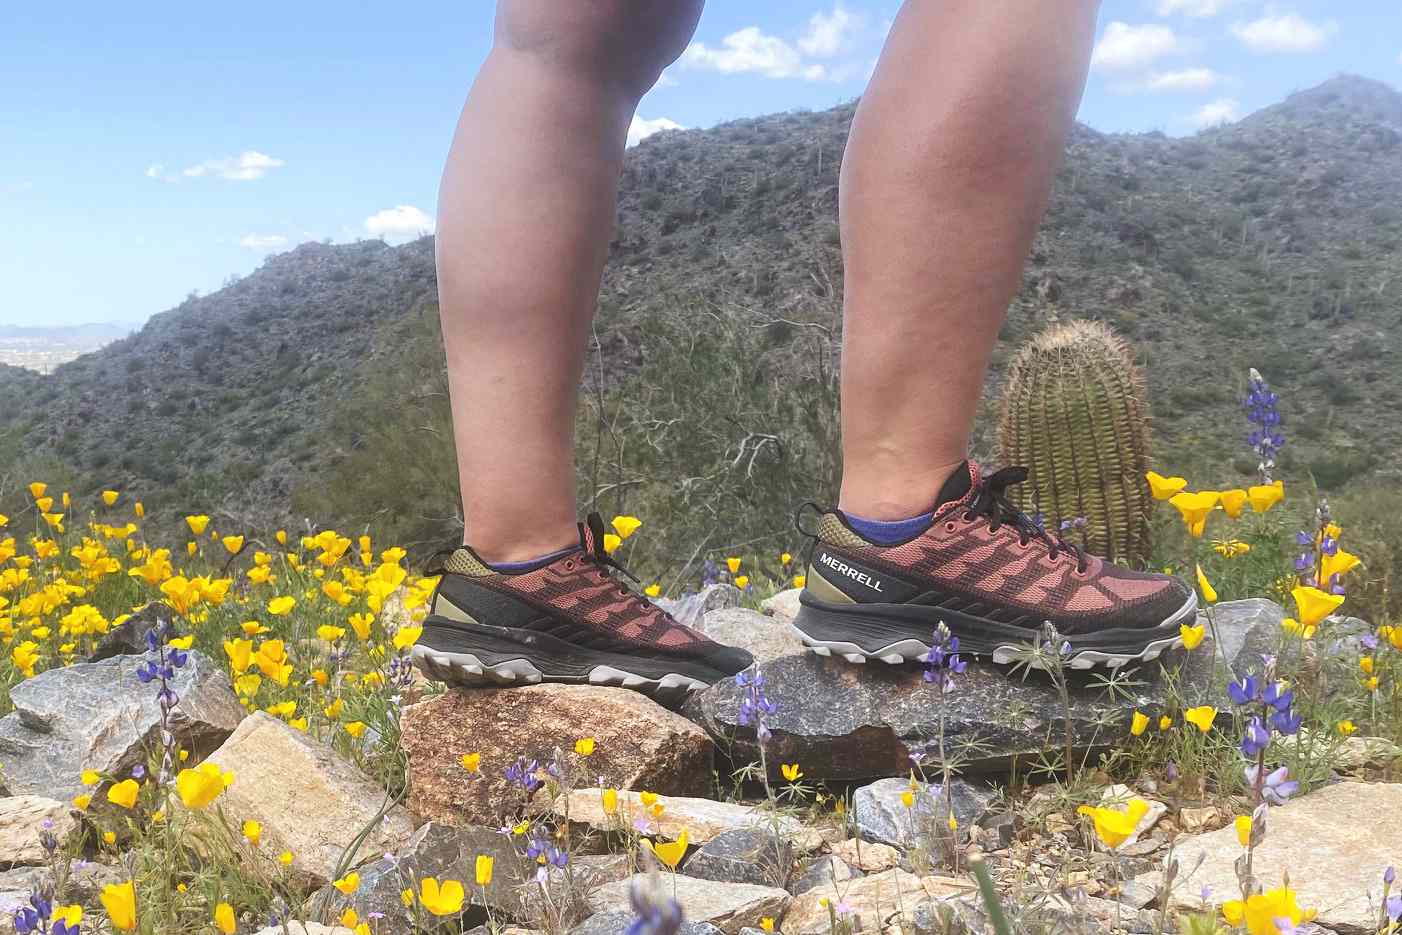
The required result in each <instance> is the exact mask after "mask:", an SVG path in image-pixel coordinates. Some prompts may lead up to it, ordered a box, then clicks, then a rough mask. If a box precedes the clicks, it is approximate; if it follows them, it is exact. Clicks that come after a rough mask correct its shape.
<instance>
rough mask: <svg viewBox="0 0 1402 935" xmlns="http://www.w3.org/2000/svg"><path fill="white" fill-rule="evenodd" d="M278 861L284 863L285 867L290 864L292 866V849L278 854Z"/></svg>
mask: <svg viewBox="0 0 1402 935" xmlns="http://www.w3.org/2000/svg"><path fill="white" fill-rule="evenodd" d="M277 862H278V863H280V864H282V865H283V866H284V867H289V866H291V865H292V852H291V851H283V852H282V853H281V854H279V855H277Z"/></svg>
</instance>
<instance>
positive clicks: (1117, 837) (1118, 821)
mask: <svg viewBox="0 0 1402 935" xmlns="http://www.w3.org/2000/svg"><path fill="white" fill-rule="evenodd" d="M1148 812H1149V803H1148V802H1145V801H1144V800H1143V799H1130V800H1129V801H1128V802H1127V803H1125V805H1124V807H1123V808H1092V807H1091V806H1089V805H1082V806H1081V807H1080V808H1078V809H1076V813H1077V814H1079V815H1086V816H1088V817H1089V818H1090V819H1091V821H1092V822H1093V823H1094V825H1095V836H1096V837H1098V838H1100V841H1101V843H1102V844H1104V845H1105V846H1106V847H1108V848H1111V849H1114V848H1116V847H1119V846H1120V845H1121V844H1123V843H1124V842H1125V841H1127V840H1129V836H1130V835H1132V834H1134V831H1135V829H1136V828H1138V826H1139V821H1140V819H1142V818H1143V817H1144V816H1145V815H1146V814H1148Z"/></svg>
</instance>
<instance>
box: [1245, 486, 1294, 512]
mask: <svg viewBox="0 0 1402 935" xmlns="http://www.w3.org/2000/svg"><path fill="white" fill-rule="evenodd" d="M1246 498H1247V499H1248V500H1250V501H1251V509H1252V510H1254V511H1255V512H1257V513H1264V512H1266V511H1267V510H1269V509H1270V508H1271V507H1273V506H1275V505H1276V504H1277V503H1279V502H1280V501H1281V500H1284V499H1285V484H1284V482H1283V481H1276V482H1275V483H1273V484H1257V485H1256V486H1255V487H1248V488H1247V489H1246Z"/></svg>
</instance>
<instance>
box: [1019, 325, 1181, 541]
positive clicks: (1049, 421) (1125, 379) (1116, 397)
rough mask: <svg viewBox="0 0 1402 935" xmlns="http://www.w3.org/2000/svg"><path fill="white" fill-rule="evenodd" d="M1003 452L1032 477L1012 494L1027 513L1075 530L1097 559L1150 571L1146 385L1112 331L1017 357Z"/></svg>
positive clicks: (1067, 336)
mask: <svg viewBox="0 0 1402 935" xmlns="http://www.w3.org/2000/svg"><path fill="white" fill-rule="evenodd" d="M998 444H999V448H1000V449H1001V451H1000V454H1001V457H1002V462H1003V463H1004V464H1015V465H1023V466H1025V467H1026V468H1027V470H1028V478H1027V481H1026V483H1024V484H1022V485H1020V486H1019V487H1016V488H1013V489H1012V490H1010V491H1009V495H1010V496H1011V497H1012V498H1013V500H1014V501H1015V502H1016V503H1017V504H1018V505H1019V506H1020V507H1021V508H1023V509H1025V510H1028V511H1029V512H1030V511H1040V512H1041V513H1042V514H1043V516H1044V517H1045V521H1046V523H1047V526H1048V528H1049V529H1053V530H1055V529H1057V528H1058V527H1059V526H1061V525H1062V524H1063V523H1068V524H1070V526H1069V528H1067V529H1066V530H1065V531H1064V532H1063V533H1062V534H1063V535H1064V536H1065V537H1066V538H1067V540H1068V541H1072V542H1077V543H1078V544H1080V545H1083V546H1084V547H1085V548H1086V549H1087V550H1088V551H1090V552H1093V553H1095V554H1097V555H1102V556H1105V557H1107V558H1109V559H1112V560H1115V561H1119V562H1125V563H1128V564H1130V565H1131V566H1134V567H1142V566H1143V565H1144V563H1145V562H1147V561H1148V559H1149V549H1150V541H1149V539H1150V531H1149V514H1150V511H1151V509H1152V506H1153V499H1152V497H1151V496H1150V494H1149V489H1148V486H1147V485H1146V483H1145V481H1144V472H1145V471H1147V470H1148V469H1149V423H1148V405H1147V402H1146V399H1145V389H1144V375H1143V373H1142V372H1141V371H1140V369H1139V367H1138V366H1136V365H1135V363H1134V356H1133V354H1132V352H1131V351H1130V348H1129V345H1128V344H1126V343H1125V342H1124V340H1123V339H1121V338H1120V337H1119V336H1118V335H1116V334H1115V333H1114V332H1113V331H1111V330H1110V328H1109V327H1108V326H1106V325H1104V324H1102V323H1100V322H1094V321H1072V322H1069V323H1064V324H1056V325H1053V326H1051V327H1050V328H1048V329H1047V330H1046V331H1044V332H1042V333H1041V334H1040V335H1038V336H1037V337H1036V338H1034V339H1033V340H1032V342H1031V343H1030V344H1029V345H1028V346H1026V347H1024V348H1023V349H1022V350H1021V351H1020V352H1019V353H1018V355H1017V357H1016V359H1015V360H1014V361H1013V364H1012V367H1011V368H1010V370H1009V373H1008V379H1007V387H1006V389H1005V390H1004V392H1003V403H1002V416H1001V419H1000V424H999V429H998ZM1081 519H1084V523H1082V522H1080V520H1081Z"/></svg>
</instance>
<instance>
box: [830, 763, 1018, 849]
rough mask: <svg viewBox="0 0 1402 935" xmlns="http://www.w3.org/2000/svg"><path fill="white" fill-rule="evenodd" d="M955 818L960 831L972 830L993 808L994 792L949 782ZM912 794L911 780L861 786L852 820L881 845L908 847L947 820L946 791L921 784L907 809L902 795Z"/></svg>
mask: <svg viewBox="0 0 1402 935" xmlns="http://www.w3.org/2000/svg"><path fill="white" fill-rule="evenodd" d="M949 786H950V789H951V791H952V798H951V802H952V804H953V806H954V818H955V820H956V821H957V822H958V823H959V826H960V827H961V828H969V827H971V826H973V825H974V824H975V823H977V822H978V820H979V819H980V818H982V817H983V815H984V813H985V812H987V811H988V809H989V808H990V807H991V806H992V804H993V800H994V793H993V791H992V790H990V789H988V788H987V787H984V786H977V785H974V784H973V783H969V782H965V781H964V780H962V779H958V778H956V779H953V780H951V781H950V784H949ZM908 791H910V780H908V779H899V778H891V779H881V780H878V781H877V782H874V783H872V784H870V785H867V786H862V787H861V788H860V789H858V790H857V791H856V792H854V793H853V794H852V819H853V820H854V821H855V822H856V823H857V829H858V830H859V831H861V833H862V836H863V837H866V838H867V839H869V840H872V841H879V842H881V843H882V844H890V845H892V846H895V847H909V846H910V845H911V844H912V843H914V841H916V840H918V839H919V838H920V837H922V836H925V835H928V834H930V833H931V832H932V831H933V830H934V828H935V827H936V826H937V825H942V824H943V823H944V822H945V821H946V817H945V816H946V812H945V809H946V807H947V806H946V804H945V798H944V790H942V789H940V788H939V787H938V786H935V785H922V786H921V788H920V789H919V790H918V791H917V792H916V793H915V794H914V795H913V796H912V805H911V807H910V808H906V807H905V802H904V801H902V799H901V796H902V795H903V794H904V793H906V792H908Z"/></svg>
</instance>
